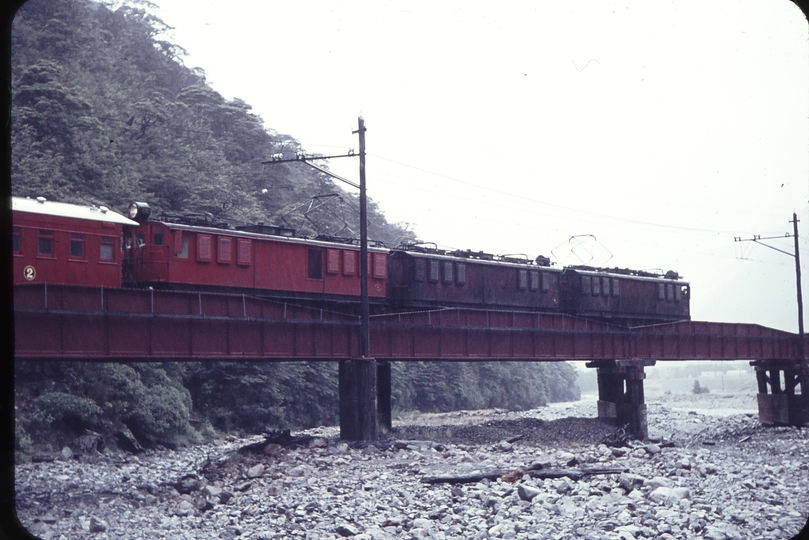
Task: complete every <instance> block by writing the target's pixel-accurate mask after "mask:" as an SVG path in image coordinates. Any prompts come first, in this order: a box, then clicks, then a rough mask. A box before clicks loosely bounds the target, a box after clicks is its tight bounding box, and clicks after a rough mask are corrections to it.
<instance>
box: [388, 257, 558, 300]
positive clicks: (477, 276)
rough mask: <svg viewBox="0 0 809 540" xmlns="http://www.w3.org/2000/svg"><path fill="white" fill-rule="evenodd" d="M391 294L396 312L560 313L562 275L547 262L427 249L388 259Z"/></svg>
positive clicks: (541, 258)
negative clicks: (452, 309)
mask: <svg viewBox="0 0 809 540" xmlns="http://www.w3.org/2000/svg"><path fill="white" fill-rule="evenodd" d="M389 266H390V276H389V278H388V295H389V300H390V302H391V306H392V308H393V309H394V310H402V309H424V308H436V307H453V306H458V307H481V308H494V309H524V310H530V311H559V310H560V295H559V292H560V289H559V276H560V275H561V273H562V271H561V270H560V269H557V268H552V267H551V266H550V260H549V259H547V258H546V257H537V260H536V261H530V260H528V258H527V257H526V258H519V257H504V256H495V255H492V254H489V253H483V252H473V251H468V250H467V251H443V250H438V249H436V248H435V247H432V248H430V247H427V246H426V245H425V244H419V245H408V246H400V247H399V248H397V249H395V250H393V251H392V252H391V255H390V262H389Z"/></svg>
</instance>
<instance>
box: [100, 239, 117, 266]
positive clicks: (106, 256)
mask: <svg viewBox="0 0 809 540" xmlns="http://www.w3.org/2000/svg"><path fill="white" fill-rule="evenodd" d="M98 259H99V260H100V261H107V262H111V261H115V238H113V237H112V236H102V237H101V245H100V246H99V251H98Z"/></svg>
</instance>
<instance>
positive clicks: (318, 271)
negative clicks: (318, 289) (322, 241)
mask: <svg viewBox="0 0 809 540" xmlns="http://www.w3.org/2000/svg"><path fill="white" fill-rule="evenodd" d="M306 277H308V278H309V279H323V251H322V250H319V249H310V250H309V264H308V271H307V274H306Z"/></svg>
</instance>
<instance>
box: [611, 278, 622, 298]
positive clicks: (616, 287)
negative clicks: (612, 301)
mask: <svg viewBox="0 0 809 540" xmlns="http://www.w3.org/2000/svg"><path fill="white" fill-rule="evenodd" d="M620 284H621V281H620V280H618V279H615V278H613V279H612V295H613V296H618V294H619V293H620V291H621V289H620V287H621V285H620Z"/></svg>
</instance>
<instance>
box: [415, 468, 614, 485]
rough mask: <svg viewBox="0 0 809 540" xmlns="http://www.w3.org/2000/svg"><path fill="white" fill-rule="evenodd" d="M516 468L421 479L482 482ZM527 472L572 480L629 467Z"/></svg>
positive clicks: (454, 482) (536, 475)
mask: <svg viewBox="0 0 809 540" xmlns="http://www.w3.org/2000/svg"><path fill="white" fill-rule="evenodd" d="M514 470H515V469H494V470H491V471H486V472H474V473H469V474H458V475H446V476H425V477H424V478H422V479H421V481H422V482H423V483H425V484H469V483H472V482H480V481H481V480H483V479H484V478H488V479H489V480H496V479H498V478H500V477H502V476H504V475H507V474H510V473H513V472H514ZM523 470H525V473H526V474H528V475H530V476H531V477H533V478H541V479H545V480H546V479H550V478H563V477H567V478H570V479H571V480H581V479H582V478H583V477H585V476H592V475H599V474H621V473H624V472H629V469H625V468H619V467H609V468H590V469H530V468H529V469H523Z"/></svg>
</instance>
